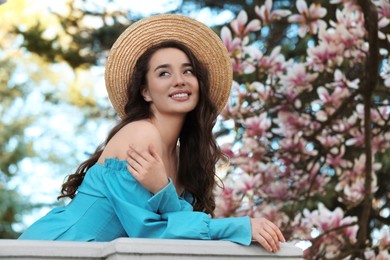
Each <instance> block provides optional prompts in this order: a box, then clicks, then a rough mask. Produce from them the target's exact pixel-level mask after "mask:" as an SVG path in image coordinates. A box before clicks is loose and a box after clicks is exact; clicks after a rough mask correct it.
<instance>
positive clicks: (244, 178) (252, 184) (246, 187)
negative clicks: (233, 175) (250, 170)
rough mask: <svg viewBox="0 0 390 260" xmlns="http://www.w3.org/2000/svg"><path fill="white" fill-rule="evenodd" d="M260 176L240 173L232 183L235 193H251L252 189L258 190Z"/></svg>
mask: <svg viewBox="0 0 390 260" xmlns="http://www.w3.org/2000/svg"><path fill="white" fill-rule="evenodd" d="M260 177H261V176H260V175H259V174H256V175H249V174H247V173H241V174H240V178H238V179H237V180H236V181H235V183H234V190H235V192H237V193H244V194H245V193H247V192H253V190H254V189H256V188H258V187H259V185H260V184H261V179H260Z"/></svg>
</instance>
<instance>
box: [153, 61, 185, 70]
mask: <svg viewBox="0 0 390 260" xmlns="http://www.w3.org/2000/svg"><path fill="white" fill-rule="evenodd" d="M181 66H182V67H192V64H191V63H190V62H186V63H183V64H182V65H181ZM169 67H171V65H170V64H161V65H158V66H157V67H156V68H155V69H154V71H156V70H158V69H165V68H169Z"/></svg>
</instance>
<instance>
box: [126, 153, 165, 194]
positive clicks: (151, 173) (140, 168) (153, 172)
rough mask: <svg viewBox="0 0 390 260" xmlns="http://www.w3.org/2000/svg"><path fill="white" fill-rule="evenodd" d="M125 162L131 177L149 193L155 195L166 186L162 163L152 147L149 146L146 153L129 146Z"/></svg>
mask: <svg viewBox="0 0 390 260" xmlns="http://www.w3.org/2000/svg"><path fill="white" fill-rule="evenodd" d="M126 161H127V163H128V164H127V169H128V170H129V172H130V173H131V175H133V177H134V178H135V179H136V180H137V181H138V182H139V183H141V185H142V186H143V187H144V188H145V189H147V190H148V191H150V192H151V193H153V194H156V193H157V192H159V191H160V190H162V189H163V188H164V187H165V186H167V185H168V183H169V180H168V177H167V174H166V171H165V166H164V163H163V161H162V159H161V158H160V156H159V155H158V153H157V152H156V149H155V148H154V146H153V145H149V149H148V151H140V150H139V149H137V148H136V147H132V146H131V145H130V146H129V150H127V158H126Z"/></svg>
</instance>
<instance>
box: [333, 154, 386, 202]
mask: <svg viewBox="0 0 390 260" xmlns="http://www.w3.org/2000/svg"><path fill="white" fill-rule="evenodd" d="M365 163H366V156H365V154H361V155H360V156H359V158H355V160H354V163H353V167H352V169H351V170H347V171H344V172H342V173H340V175H339V183H338V184H337V185H336V187H335V190H336V191H340V192H342V193H343V196H340V197H339V200H340V201H341V202H343V203H345V204H347V205H355V204H356V203H359V202H360V201H361V200H362V199H363V197H364V195H365V192H366V191H365V188H364V182H365V174H366V166H365ZM380 168H381V164H380V163H373V165H372V170H373V171H372V173H371V174H372V184H371V191H370V192H375V191H376V190H377V189H378V186H377V178H376V174H375V172H376V171H378V170H379V169H380Z"/></svg>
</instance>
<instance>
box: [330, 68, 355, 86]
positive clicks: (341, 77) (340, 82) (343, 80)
mask: <svg viewBox="0 0 390 260" xmlns="http://www.w3.org/2000/svg"><path fill="white" fill-rule="evenodd" d="M334 81H335V82H334V83H332V84H331V85H332V86H334V87H340V88H351V89H359V83H360V79H359V78H356V79H354V80H352V81H351V80H349V79H347V77H346V76H345V74H344V73H343V72H342V71H341V70H339V69H336V70H335V72H334Z"/></svg>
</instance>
